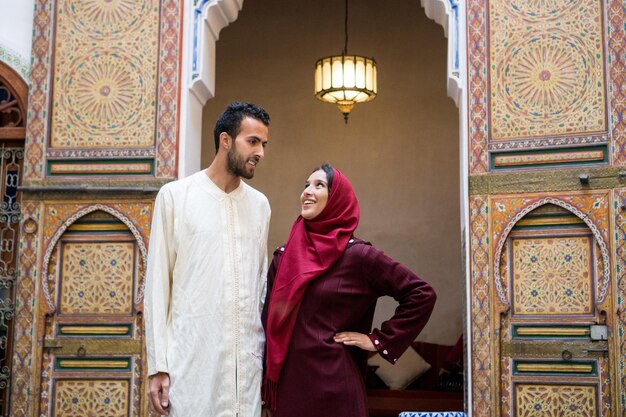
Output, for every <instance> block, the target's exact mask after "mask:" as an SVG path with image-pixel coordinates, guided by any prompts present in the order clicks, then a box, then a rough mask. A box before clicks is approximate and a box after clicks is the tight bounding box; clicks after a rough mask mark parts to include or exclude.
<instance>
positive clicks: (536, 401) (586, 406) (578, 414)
mask: <svg viewBox="0 0 626 417" xmlns="http://www.w3.org/2000/svg"><path fill="white" fill-rule="evenodd" d="M596 398H597V393H596V387H595V386H585V385H533V384H518V385H516V386H515V400H516V401H515V402H516V409H517V410H516V413H515V415H516V416H518V417H561V416H568V417H587V416H595V415H596V414H597V411H596V410H597V408H596Z"/></svg>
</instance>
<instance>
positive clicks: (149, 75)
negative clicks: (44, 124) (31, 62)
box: [50, 0, 159, 148]
mask: <svg viewBox="0 0 626 417" xmlns="http://www.w3.org/2000/svg"><path fill="white" fill-rule="evenodd" d="M56 16H57V19H56V23H57V28H56V39H55V46H56V47H55V59H54V89H53V95H52V132H51V137H50V144H51V147H52V148H57V147H58V148H63V147H72V148H92V147H101V148H102V147H139V146H151V145H153V143H154V136H155V135H154V129H155V124H156V123H155V113H156V105H155V104H156V82H157V58H158V43H157V42H156V39H158V37H157V34H158V29H159V27H158V22H159V5H158V1H157V0H140V1H135V0H119V1H114V2H110V1H108V2H103V1H99V0H80V1H76V0H62V1H59V2H58V3H57V14H56Z"/></svg>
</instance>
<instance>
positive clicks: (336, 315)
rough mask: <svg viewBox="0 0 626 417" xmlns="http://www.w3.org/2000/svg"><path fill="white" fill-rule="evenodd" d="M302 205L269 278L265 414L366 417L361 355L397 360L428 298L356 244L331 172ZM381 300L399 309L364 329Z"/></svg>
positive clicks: (422, 319)
mask: <svg viewBox="0 0 626 417" xmlns="http://www.w3.org/2000/svg"><path fill="white" fill-rule="evenodd" d="M300 201H301V204H302V212H301V215H300V216H299V217H298V218H297V219H296V221H295V223H294V224H293V227H292V229H291V233H290V235H289V240H288V241H287V243H286V244H285V246H283V247H279V248H278V249H277V250H276V252H275V253H274V259H273V262H272V265H271V266H270V269H269V272H268V286H269V287H268V301H267V302H266V303H265V310H264V312H263V320H264V324H265V329H266V337H267V345H266V346H267V352H266V369H265V371H266V374H265V382H264V383H265V386H264V401H265V403H266V406H267V407H269V408H270V409H271V410H272V417H308V416H311V417H330V416H333V417H364V416H367V415H368V411H367V397H366V392H365V384H364V379H363V375H364V373H365V370H366V365H367V357H368V351H372V352H373V351H376V350H378V352H379V353H380V354H381V356H382V357H383V358H385V359H387V360H388V361H390V362H391V363H394V362H395V361H396V360H397V358H399V357H400V355H401V354H402V353H403V352H404V351H405V350H406V349H407V347H408V346H409V345H410V344H411V342H413V340H415V337H416V336H417V335H418V333H419V332H420V331H421V330H422V328H423V327H424V325H425V324H426V322H427V321H428V318H429V316H430V313H431V311H432V309H433V306H434V304H435V298H436V296H435V292H434V291H433V289H432V287H431V286H430V285H428V284H427V283H426V282H424V281H422V280H421V279H420V278H418V277H417V276H416V275H415V274H413V273H412V272H411V271H409V270H408V269H407V268H406V267H404V266H403V265H401V264H399V263H397V262H395V261H393V260H392V259H390V258H389V257H387V256H386V255H385V254H383V253H382V252H381V251H379V250H377V249H376V248H374V247H373V246H372V245H371V244H369V243H367V242H364V241H362V240H359V239H356V238H354V237H353V235H352V234H353V232H354V230H355V229H356V227H357V224H358V222H359V215H360V213H359V204H358V201H357V199H356V196H355V195H354V191H353V189H352V185H351V184H350V183H349V182H348V180H347V179H346V177H345V176H344V175H343V174H342V173H341V172H339V171H338V170H337V169H334V168H332V167H331V166H330V165H323V166H322V167H321V168H319V169H316V170H315V171H314V172H313V173H312V174H311V175H310V176H309V179H308V180H307V182H306V185H305V188H304V191H303V192H302V195H301V196H300ZM383 295H390V296H393V297H394V298H395V299H396V300H397V301H398V302H399V306H398V308H397V309H396V311H395V314H394V315H393V317H391V319H389V320H387V321H386V322H384V323H383V324H382V326H381V328H380V329H374V330H373V331H371V332H370V329H371V326H372V318H373V316H374V309H375V307H376V300H377V299H378V297H380V296H383Z"/></svg>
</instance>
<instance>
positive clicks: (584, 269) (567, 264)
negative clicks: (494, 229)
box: [511, 236, 594, 315]
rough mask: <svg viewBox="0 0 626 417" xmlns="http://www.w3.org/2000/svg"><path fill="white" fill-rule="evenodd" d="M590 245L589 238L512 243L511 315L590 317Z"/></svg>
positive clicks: (591, 278)
mask: <svg viewBox="0 0 626 417" xmlns="http://www.w3.org/2000/svg"><path fill="white" fill-rule="evenodd" d="M592 242H593V240H592V239H591V238H590V237H588V236H581V237H545V238H538V237H536V238H525V239H519V238H514V239H512V242H511V243H512V245H511V246H512V256H511V258H512V268H511V276H512V288H513V314H524V315H528V314H544V315H554V314H556V315H582V314H585V315H589V314H592V313H593V297H592V296H593V293H592V289H593V281H594V280H593V278H594V276H593V273H592V269H591V268H592V262H591V257H592V247H591V243H592Z"/></svg>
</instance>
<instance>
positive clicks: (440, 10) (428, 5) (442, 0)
mask: <svg viewBox="0 0 626 417" xmlns="http://www.w3.org/2000/svg"><path fill="white" fill-rule="evenodd" d="M421 5H422V7H423V8H424V10H425V12H426V16H428V18H430V19H433V20H434V21H435V22H437V23H439V24H440V25H441V26H443V30H444V34H445V36H446V37H447V38H448V96H450V97H451V98H452V99H453V100H454V102H455V104H456V105H457V107H458V105H459V99H460V98H461V90H462V84H461V78H460V77H461V73H460V68H461V66H460V49H459V46H460V45H461V42H460V34H461V31H460V30H459V2H458V0H421ZM242 7H243V0H201V1H199V2H198V3H197V4H196V5H195V6H194V9H193V45H192V47H191V53H190V56H191V71H190V74H191V79H190V80H189V83H190V84H189V87H190V89H191V92H192V93H193V95H194V96H196V98H197V99H198V100H199V101H200V103H201V104H202V105H204V104H205V103H206V102H207V100H209V99H210V98H212V97H213V96H214V94H215V43H216V42H217V40H218V39H219V34H220V31H221V30H222V29H223V28H225V27H226V26H228V25H229V24H230V23H232V22H234V21H235V20H237V17H238V15H239V11H240V10H241V8H242Z"/></svg>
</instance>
